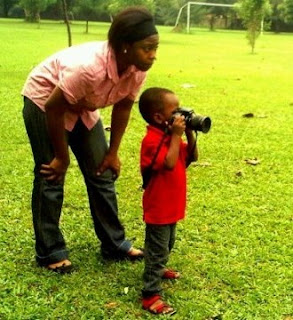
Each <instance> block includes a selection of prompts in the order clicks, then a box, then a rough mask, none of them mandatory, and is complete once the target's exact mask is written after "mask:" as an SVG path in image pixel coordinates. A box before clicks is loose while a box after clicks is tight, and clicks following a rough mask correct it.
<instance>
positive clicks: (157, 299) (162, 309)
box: [142, 294, 176, 316]
mask: <svg viewBox="0 0 293 320" xmlns="http://www.w3.org/2000/svg"><path fill="white" fill-rule="evenodd" d="M142 308H143V309H144V310H147V311H149V312H151V313H153V314H162V315H169V316H172V315H173V314H175V313H176V310H174V309H173V308H172V307H170V306H169V305H168V304H166V303H165V302H164V301H163V300H161V296H160V295H158V294H157V295H154V296H151V297H149V298H143V299H142Z"/></svg>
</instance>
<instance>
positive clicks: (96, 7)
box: [73, 0, 102, 33]
mask: <svg viewBox="0 0 293 320" xmlns="http://www.w3.org/2000/svg"><path fill="white" fill-rule="evenodd" d="M101 5H102V1H101V0H77V1H76V3H75V6H74V8H73V12H74V13H76V14H78V15H79V16H80V17H81V18H82V19H84V20H85V21H86V31H85V33H88V31H89V21H90V20H91V19H93V18H94V16H95V14H96V13H98V12H99V11H100V10H101Z"/></svg>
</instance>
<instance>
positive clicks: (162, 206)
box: [139, 87, 198, 314]
mask: <svg viewBox="0 0 293 320" xmlns="http://www.w3.org/2000/svg"><path fill="white" fill-rule="evenodd" d="M178 108H179V100H178V98H177V96H176V95H175V94H174V93H173V92H172V91H170V90H168V89H164V88H156V87H154V88H149V89H147V90H145V91H144V92H143V93H142V95H141V97H140V100H139V109H140V112H141V115H142V116H143V118H144V119H145V121H146V122H147V123H148V124H149V125H148V126H147V133H146V136H145V137H144V139H143V141H142V145H141V172H142V175H144V173H145V172H146V171H145V170H146V168H147V167H149V166H151V171H152V174H151V177H150V180H149V182H148V184H147V186H144V188H145V190H144V194H143V219H144V221H145V223H146V236H145V269H144V274H143V281H144V288H143V290H142V297H143V299H142V307H143V308H144V309H146V310H148V311H150V312H151V313H155V314H174V313H175V310H174V309H173V308H172V307H171V306H169V305H167V304H166V303H165V302H164V301H163V300H162V299H161V296H160V292H161V290H162V289H161V280H162V279H177V278H179V277H180V274H179V272H176V271H173V270H171V269H167V268H166V263H167V261H168V257H169V254H170V251H171V249H172V248H173V245H174V242H175V229H176V223H177V221H179V220H181V219H183V218H184V214H185V206H186V167H187V166H188V165H189V164H190V162H192V161H196V160H197V158H198V150H197V146H196V139H195V137H194V134H193V132H192V131H191V130H190V129H187V128H186V125H185V119H184V116H181V115H178V114H177V115H175V113H176V110H177V109H178ZM184 132H185V134H186V138H187V143H186V142H183V141H182V135H183V133H184Z"/></svg>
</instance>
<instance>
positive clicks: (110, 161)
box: [97, 153, 121, 180]
mask: <svg viewBox="0 0 293 320" xmlns="http://www.w3.org/2000/svg"><path fill="white" fill-rule="evenodd" d="M120 165H121V163H120V160H119V158H118V156H117V155H114V154H111V153H108V154H106V156H105V158H104V160H103V162H102V164H101V165H100V166H99V168H98V169H97V175H98V176H100V175H101V174H102V173H103V172H104V171H106V170H107V169H110V170H111V171H112V172H113V178H114V180H116V179H117V178H118V177H119V175H120Z"/></svg>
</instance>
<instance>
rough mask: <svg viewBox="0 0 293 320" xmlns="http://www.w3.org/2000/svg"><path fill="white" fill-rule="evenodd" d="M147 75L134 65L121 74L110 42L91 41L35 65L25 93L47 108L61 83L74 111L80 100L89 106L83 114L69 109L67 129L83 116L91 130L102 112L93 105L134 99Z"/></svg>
mask: <svg viewBox="0 0 293 320" xmlns="http://www.w3.org/2000/svg"><path fill="white" fill-rule="evenodd" d="M145 77H146V72H143V71H140V70H138V69H137V68H136V67H135V66H130V67H129V68H128V69H127V70H126V72H124V73H123V74H122V75H121V77H119V75H118V71H117V63H116V57H115V53H114V51H113V50H112V48H111V47H110V46H109V45H108V42H107V41H101V42H88V43H85V44H81V45H77V46H73V47H70V48H67V49H64V50H62V51H59V52H57V53H55V54H54V55H52V56H50V57H49V58H47V59H46V60H45V61H43V62H42V63H41V64H39V65H38V66H37V67H35V68H34V69H33V70H32V72H31V73H30V74H29V76H28V78H27V80H26V83H25V85H24V87H23V90H22V95H24V96H26V97H27V98H29V99H30V100H32V101H33V102H34V103H35V104H36V105H37V106H38V107H39V108H41V109H42V110H43V111H45V103H46V101H47V99H48V97H49V95H50V94H51V92H52V90H53V89H54V88H55V87H56V86H58V87H59V88H60V89H61V90H62V91H63V93H64V96H65V98H66V100H67V101H68V102H69V103H70V104H72V110H74V105H75V104H77V103H79V104H82V105H84V106H85V107H88V108H89V109H88V110H85V109H83V111H82V112H81V113H76V112H74V111H73V112H71V111H68V112H66V114H65V128H66V129H67V130H69V131H71V130H72V129H73V128H74V125H75V123H76V121H77V120H78V117H81V119H82V121H83V123H84V124H85V125H86V126H87V128H88V129H91V128H92V127H93V126H94V125H95V124H96V123H97V121H98V119H99V112H98V111H97V110H93V108H103V107H105V106H109V105H113V104H115V103H117V102H118V101H120V100H122V99H124V98H128V99H130V100H133V101H134V100H135V97H136V95H137V94H138V92H139V89H140V88H141V86H142V85H143V83H144V80H145ZM90 109H91V110H90Z"/></svg>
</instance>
